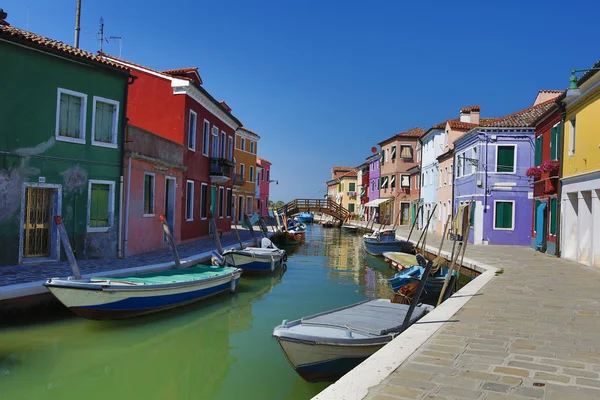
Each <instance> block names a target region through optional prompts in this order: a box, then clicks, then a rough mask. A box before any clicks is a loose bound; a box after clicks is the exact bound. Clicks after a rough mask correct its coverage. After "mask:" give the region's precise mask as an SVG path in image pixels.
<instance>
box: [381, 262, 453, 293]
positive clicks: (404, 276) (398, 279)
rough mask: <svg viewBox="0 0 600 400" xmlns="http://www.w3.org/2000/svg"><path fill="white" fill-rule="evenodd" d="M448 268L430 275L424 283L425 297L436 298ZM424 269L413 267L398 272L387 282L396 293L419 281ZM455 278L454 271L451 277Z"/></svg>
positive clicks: (417, 266)
mask: <svg viewBox="0 0 600 400" xmlns="http://www.w3.org/2000/svg"><path fill="white" fill-rule="evenodd" d="M448 270H449V268H440V270H439V271H438V273H436V274H434V275H430V276H429V277H428V278H427V280H426V281H425V292H426V295H427V296H438V295H439V294H440V292H441V291H442V288H443V286H444V281H445V280H446V275H447V274H448ZM424 271H425V268H423V267H421V266H419V265H415V266H412V267H410V268H407V269H405V270H404V271H401V272H398V273H397V274H396V275H394V277H393V278H390V279H388V282H389V283H390V285H391V286H392V290H393V291H394V292H397V291H398V290H399V289H400V288H401V287H402V286H404V285H407V284H409V283H411V282H416V281H420V280H421V278H422V277H423V272H424ZM455 276H456V271H454V272H452V277H455Z"/></svg>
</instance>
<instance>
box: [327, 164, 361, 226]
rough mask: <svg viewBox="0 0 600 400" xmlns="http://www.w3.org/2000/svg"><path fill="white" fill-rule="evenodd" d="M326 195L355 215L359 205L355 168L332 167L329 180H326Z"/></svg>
mask: <svg viewBox="0 0 600 400" xmlns="http://www.w3.org/2000/svg"><path fill="white" fill-rule="evenodd" d="M327 196H328V198H330V199H331V200H333V201H335V202H336V203H338V204H339V205H341V206H342V207H344V208H345V209H347V210H348V212H349V213H350V214H352V216H355V215H356V214H357V213H358V206H359V205H360V195H359V193H358V182H357V180H356V168H354V167H338V166H336V167H332V168H331V180H329V181H327Z"/></svg>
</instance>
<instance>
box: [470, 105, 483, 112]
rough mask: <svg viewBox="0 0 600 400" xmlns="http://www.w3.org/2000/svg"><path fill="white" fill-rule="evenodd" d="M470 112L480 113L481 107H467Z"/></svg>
mask: <svg viewBox="0 0 600 400" xmlns="http://www.w3.org/2000/svg"><path fill="white" fill-rule="evenodd" d="M469 110H470V111H481V106H471V107H469Z"/></svg>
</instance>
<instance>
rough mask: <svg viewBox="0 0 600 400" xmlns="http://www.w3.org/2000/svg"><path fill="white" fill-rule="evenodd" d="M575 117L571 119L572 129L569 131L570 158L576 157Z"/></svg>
mask: <svg viewBox="0 0 600 400" xmlns="http://www.w3.org/2000/svg"><path fill="white" fill-rule="evenodd" d="M575 122H576V121H575V117H573V118H571V120H570V121H569V123H570V129H569V156H573V155H575V133H576V129H575V128H576V125H575Z"/></svg>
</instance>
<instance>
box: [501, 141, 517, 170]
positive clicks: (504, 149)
mask: <svg viewBox="0 0 600 400" xmlns="http://www.w3.org/2000/svg"><path fill="white" fill-rule="evenodd" d="M515 152H516V146H515V145H504V146H502V145H500V146H498V147H497V150H496V172H503V173H510V174H514V173H515V161H516V159H515Z"/></svg>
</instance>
